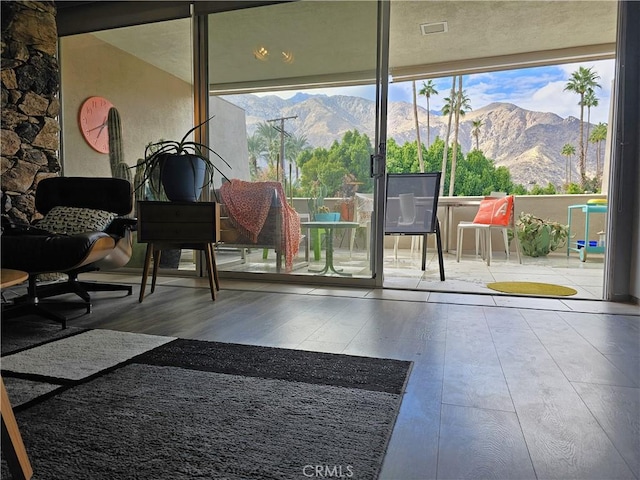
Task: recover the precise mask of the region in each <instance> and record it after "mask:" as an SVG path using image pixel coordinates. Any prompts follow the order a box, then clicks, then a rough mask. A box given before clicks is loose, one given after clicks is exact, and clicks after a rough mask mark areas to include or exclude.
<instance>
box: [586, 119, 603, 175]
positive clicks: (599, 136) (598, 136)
mask: <svg viewBox="0 0 640 480" xmlns="http://www.w3.org/2000/svg"><path fill="white" fill-rule="evenodd" d="M606 139H607V124H606V123H602V122H600V123H598V125H596V126H595V127H593V130H592V131H591V135H589V141H590V142H591V143H595V144H596V179H597V180H598V183H599V182H600V177H601V176H602V171H601V168H602V163H601V162H600V156H601V153H602V142H604V141H605V140H606Z"/></svg>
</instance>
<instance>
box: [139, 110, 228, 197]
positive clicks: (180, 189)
mask: <svg viewBox="0 0 640 480" xmlns="http://www.w3.org/2000/svg"><path fill="white" fill-rule="evenodd" d="M211 118H213V117H211ZM211 118H209V119H207V120H206V121H204V122H203V123H201V124H200V125H196V126H195V127H193V128H192V129H190V130H189V131H188V132H187V133H186V134H185V135H184V136H183V137H182V139H181V140H179V141H176V140H160V141H158V142H155V143H150V144H149V145H147V147H146V148H145V152H144V153H145V154H144V158H143V159H140V160H139V161H138V164H137V165H136V167H135V168H136V175H135V181H134V183H135V189H136V191H138V190H139V189H143V191H144V189H147V190H149V189H150V190H151V191H154V192H158V193H157V195H154V196H156V197H162V196H163V195H164V196H166V198H167V199H168V200H169V201H174V202H179V201H182V202H197V201H198V199H199V197H200V193H201V192H202V189H203V187H204V186H206V185H209V184H210V183H211V182H213V176H214V173H215V172H216V171H217V172H218V173H220V175H222V176H223V177H224V174H223V173H222V172H221V171H220V169H218V167H217V166H216V165H215V163H214V161H212V160H211V159H210V158H209V155H207V153H209V154H211V156H212V157H217V158H218V159H219V160H221V161H223V162H224V163H225V164H226V165H227V166H228V167H229V168H231V165H229V163H228V162H227V161H226V160H225V159H224V158H222V157H221V156H220V155H219V154H218V153H216V151H215V150H213V149H211V148H209V147H208V146H206V145H203V144H202V143H198V142H194V141H190V140H187V138H188V137H189V136H190V135H191V134H192V133H193V132H194V131H195V130H196V129H198V128H200V127H201V126H202V125H204V124H205V123H207V122H208V121H209V120H211ZM225 178H226V177H225ZM145 196H146V195H145Z"/></svg>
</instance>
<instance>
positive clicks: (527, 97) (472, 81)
mask: <svg viewBox="0 0 640 480" xmlns="http://www.w3.org/2000/svg"><path fill="white" fill-rule="evenodd" d="M614 65H615V62H614V60H599V61H592V62H584V63H573V64H565V65H557V66H548V67H533V68H526V69H520V70H508V71H502V72H487V73H478V74H473V75H465V76H464V79H463V81H464V83H463V88H464V89H465V91H466V92H467V96H468V97H469V99H470V101H471V107H472V109H474V110H477V109H479V108H481V107H484V106H485V105H488V104H490V103H492V102H507V103H513V104H515V105H518V106H519V107H522V108H524V109H526V110H533V111H539V112H553V113H555V114H557V115H559V116H561V117H562V118H567V117H568V116H574V117H576V118H579V116H580V107H579V106H578V102H579V96H578V95H577V94H575V93H571V92H565V91H564V87H565V86H566V84H567V81H568V80H569V78H570V76H571V73H572V72H574V71H576V70H577V69H578V67H579V66H583V67H587V68H589V67H593V70H594V71H595V72H596V73H597V74H598V75H599V76H600V80H599V83H600V85H601V88H598V89H596V97H597V98H598V100H599V106H598V107H595V108H592V109H591V122H592V123H598V122H605V123H608V117H609V103H610V98H611V87H612V80H613V74H614ZM434 83H435V85H436V90H438V95H435V96H432V97H431V100H430V108H431V110H433V111H436V110H440V109H441V108H442V105H443V104H444V98H445V97H448V96H449V93H450V90H451V77H448V78H439V79H434ZM416 86H417V89H418V90H420V87H421V86H422V81H421V80H418V81H416ZM306 93H311V94H313V93H322V94H326V95H352V96H360V97H364V98H368V99H370V100H373V99H374V98H375V91H374V89H373V87H370V86H367V87H346V88H334V89H314V90H308V91H306ZM271 94H273V92H272V93H271ZM279 95H281V96H283V97H288V96H291V95H293V93H291V92H281V93H280V94H279ZM389 99H390V101H405V102H411V101H412V92H411V82H403V83H391V84H390V85H389ZM418 104H419V105H420V106H421V107H423V108H426V106H427V105H426V100H425V99H424V98H418ZM585 115H586V114H585Z"/></svg>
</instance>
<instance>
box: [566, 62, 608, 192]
mask: <svg viewBox="0 0 640 480" xmlns="http://www.w3.org/2000/svg"><path fill="white" fill-rule="evenodd" d="M599 79H600V76H599V75H598V74H597V73H596V72H594V71H593V67H590V68H585V67H579V68H578V70H576V71H575V72H573V73H572V74H571V78H570V79H569V81H568V82H567V84H566V85H565V87H564V90H565V91H568V92H574V93H577V94H578V95H580V102H579V103H578V105H580V138H579V139H578V151H579V152H580V162H579V165H580V184H581V186H582V187H584V186H585V184H586V181H587V162H586V156H585V149H584V107H585V103H584V96H585V94H586V93H587V92H588V91H589V90H590V89H591V90H593V89H594V88H596V87H597V88H600V85H599V84H598V80H599Z"/></svg>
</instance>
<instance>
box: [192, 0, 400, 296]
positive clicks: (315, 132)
mask: <svg viewBox="0 0 640 480" xmlns="http://www.w3.org/2000/svg"><path fill="white" fill-rule="evenodd" d="M383 6H384V7H386V8H388V3H387V2H380V3H378V2H362V1H353V2H350V1H341V2H335V1H305V0H303V1H299V2H287V3H282V4H276V5H269V6H263V7H257V8H249V9H242V10H235V11H229V12H221V13H212V14H209V15H208V22H207V25H206V29H207V30H208V43H207V45H206V50H207V51H208V55H207V59H208V71H207V72H206V75H204V76H203V78H204V77H206V78H207V80H206V81H207V82H208V92H209V98H208V104H207V105H206V108H207V109H208V116H209V117H213V118H212V119H211V120H210V123H209V125H208V126H209V132H210V133H209V139H210V143H211V147H212V148H213V149H214V150H215V151H216V153H217V154H219V157H218V161H219V166H220V170H221V174H220V175H219V176H218V181H217V182H216V184H215V192H214V193H215V195H216V196H217V197H218V199H219V200H220V201H221V203H222V204H223V205H224V207H225V208H224V212H223V213H224V215H223V217H224V218H223V232H222V236H223V242H222V243H221V244H220V245H219V247H218V264H219V269H220V271H221V272H222V273H223V275H227V276H230V275H231V276H237V277H244V276H246V275H249V274H255V273H260V274H263V275H267V276H269V275H281V274H288V275H294V276H303V277H304V281H320V282H327V281H329V282H336V283H342V284H344V283H360V284H363V283H364V284H373V283H374V278H375V277H376V273H377V268H378V267H377V265H378V264H379V263H378V258H377V255H376V254H375V251H374V250H372V245H375V244H376V243H375V238H376V235H377V232H378V231H379V229H377V228H376V225H377V215H376V208H375V207H376V206H378V205H377V204H376V202H375V194H376V191H377V187H376V181H375V178H373V176H372V164H371V162H372V155H374V154H377V153H378V150H379V148H380V146H381V145H382V146H383V143H384V140H383V141H382V143H381V141H380V138H383V139H384V138H385V136H384V135H382V136H381V135H380V132H379V126H380V125H381V124H384V122H385V120H384V119H383V118H382V117H383V116H384V115H385V112H384V110H383V109H381V102H382V101H383V100H385V95H384V94H383V93H382V90H381V88H380V85H378V83H380V82H381V81H382V80H384V81H385V82H386V75H380V74H378V73H377V72H378V71H379V69H380V60H381V59H382V58H386V53H385V54H383V52H382V51H381V50H380V49H381V48H382V49H384V48H386V46H385V44H384V41H383V42H381V41H380V39H381V38H382V37H381V36H380V35H379V31H380V28H379V22H380V19H381V18H382V17H381V8H382V7H383ZM385 71H386V70H385ZM376 158H378V159H380V157H379V156H378V157H376ZM380 165H381V163H380V161H379V160H378V161H376V168H379V167H380ZM245 182H247V183H249V184H250V185H247V183H245ZM223 184H225V185H223ZM273 192H275V195H276V197H274V196H273V195H274V193H273ZM248 195H250V196H252V198H256V199H258V200H256V203H254V204H251V205H250V206H247V205H246V204H244V201H245V199H246V198H247V196H248Z"/></svg>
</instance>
